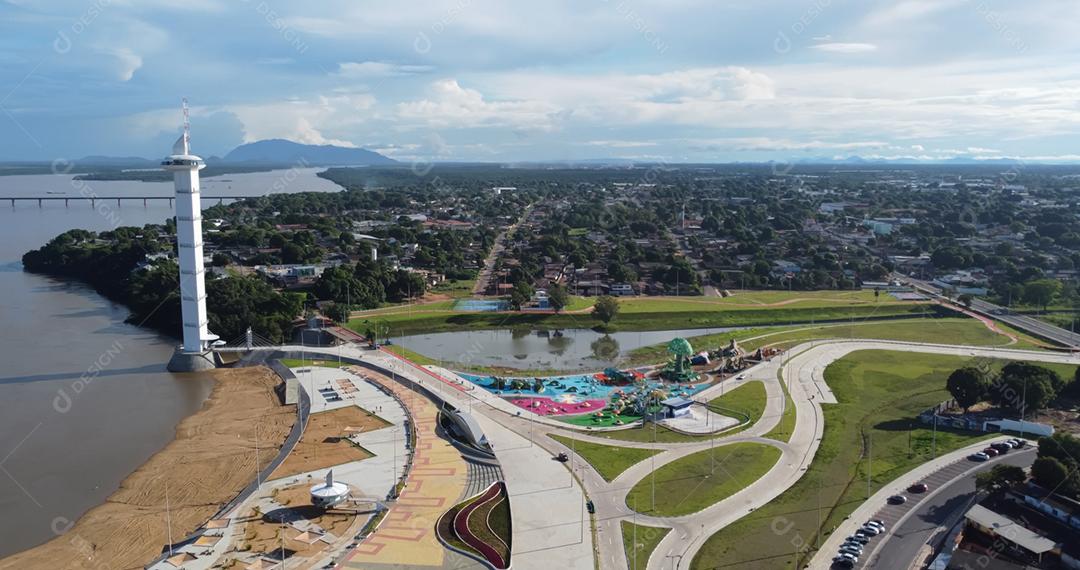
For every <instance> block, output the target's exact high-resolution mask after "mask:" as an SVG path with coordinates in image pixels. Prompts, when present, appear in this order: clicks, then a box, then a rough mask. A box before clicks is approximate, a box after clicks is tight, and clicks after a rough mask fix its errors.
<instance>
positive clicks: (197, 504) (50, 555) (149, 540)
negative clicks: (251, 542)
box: [0, 367, 296, 570]
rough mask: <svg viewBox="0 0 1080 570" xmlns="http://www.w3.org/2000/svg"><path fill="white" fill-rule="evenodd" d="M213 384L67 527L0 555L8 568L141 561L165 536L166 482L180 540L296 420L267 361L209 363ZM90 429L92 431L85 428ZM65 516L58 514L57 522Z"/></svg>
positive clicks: (272, 452) (267, 456)
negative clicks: (172, 431) (99, 501)
mask: <svg viewBox="0 0 1080 570" xmlns="http://www.w3.org/2000/svg"><path fill="white" fill-rule="evenodd" d="M214 377H215V384H214V390H213V392H212V393H211V394H210V397H209V398H208V399H207V401H206V403H205V404H204V405H203V407H202V409H201V410H199V412H197V413H196V414H194V415H192V416H191V417H189V418H186V419H185V420H183V421H182V422H181V423H180V425H179V426H177V428H176V439H174V440H173V441H172V442H170V443H169V444H168V445H167V446H166V447H165V448H164V449H162V450H161V451H160V452H158V453H157V454H155V455H154V456H153V457H151V458H150V459H149V460H148V461H147V462H146V463H145V464H143V465H142V466H141V467H139V469H137V470H136V471H135V472H134V473H132V474H131V475H129V476H128V477H127V478H126V479H124V481H123V482H122V483H121V484H120V488H119V489H118V490H117V491H116V492H115V493H113V494H112V495H110V496H109V498H108V501H107V502H106V503H105V504H103V505H100V506H98V507H95V508H93V509H91V510H90V511H89V512H87V513H86V514H85V515H84V516H83V517H82V518H80V519H79V520H78V522H76V523H75V524H74V526H71V527H70V529H68V530H67V532H65V533H64V534H62V535H60V536H58V537H57V538H54V539H52V540H51V541H49V542H47V543H45V544H42V545H40V546H37V547H35V548H32V549H30V550H26V551H23V552H20V553H18V554H15V555H13V556H10V557H8V558H5V559H4V560H0V570H7V569H19V570H24V569H38V568H40V569H43V570H44V569H50V570H51V569H54V568H94V569H105V568H108V569H129V568H130V569H139V568H142V567H143V566H144V565H145V564H147V563H149V562H150V561H151V560H152V559H153V558H154V557H155V556H156V555H157V554H159V553H160V552H161V549H162V548H163V547H164V546H165V544H166V543H167V542H168V531H167V526H166V517H165V489H166V487H168V494H169V507H170V513H171V519H172V536H173V540H175V541H179V540H181V539H182V538H183V537H184V536H186V535H187V534H188V533H189V532H191V531H193V530H194V529H195V528H197V527H198V526H199V525H201V524H203V523H204V522H205V521H206V519H208V518H209V517H210V516H211V515H213V514H214V512H216V511H217V510H218V508H220V507H221V505H223V504H224V503H226V502H228V501H229V500H230V499H232V498H233V497H234V496H235V495H236V493H238V492H240V490H241V489H243V488H244V486H245V485H247V484H248V483H249V482H250V481H251V480H252V479H253V478H254V477H255V471H256V466H255V462H256V460H255V455H256V454H255V430H256V426H257V428H258V441H259V454H258V455H259V464H260V465H259V468H260V469H261V468H263V467H265V466H266V465H267V464H269V463H270V461H271V460H272V459H273V458H274V457H275V456H276V455H277V453H278V450H279V449H280V447H281V443H282V442H283V441H284V440H285V437H286V436H287V435H288V432H289V430H290V429H291V428H292V425H293V423H294V422H295V420H296V408H295V406H282V405H280V403H279V400H278V398H277V396H276V395H275V394H274V391H273V388H274V386H275V385H277V384H278V382H279V379H278V377H277V376H276V375H275V374H274V373H273V372H271V371H270V370H269V369H268V368H262V367H260V368H240V369H221V370H216V371H214ZM86 435H87V437H93V434H86ZM67 526H70V525H69V524H65V521H63V520H59V521H56V523H55V524H54V529H56V530H58V531H63V530H64V529H65V528H66V527H67Z"/></svg>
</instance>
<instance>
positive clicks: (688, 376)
mask: <svg viewBox="0 0 1080 570" xmlns="http://www.w3.org/2000/svg"><path fill="white" fill-rule="evenodd" d="M667 350H668V354H670V355H671V360H669V361H668V363H667V364H665V365H664V367H663V368H661V369H660V377H661V378H663V379H664V380H667V381H668V382H676V383H678V384H688V383H691V382H696V381H697V380H698V378H700V375H699V374H698V373H697V372H695V371H694V367H693V363H692V362H691V360H692V359H693V358H694V347H692V346H690V341H688V340H686V339H685V338H681V337H677V338H673V339H671V342H669V343H668V345H667ZM706 362H707V361H706Z"/></svg>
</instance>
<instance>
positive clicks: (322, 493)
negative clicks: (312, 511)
mask: <svg viewBox="0 0 1080 570" xmlns="http://www.w3.org/2000/svg"><path fill="white" fill-rule="evenodd" d="M348 498H349V486H348V485H346V484H345V483H339V482H337V481H334V470H333V469H331V470H330V471H327V472H326V481H324V482H322V483H319V484H318V485H315V486H313V487H312V488H311V504H312V505H315V506H316V507H319V508H320V509H329V508H331V507H335V506H337V505H340V504H341V503H344V502H345V501H346V500H347V499H348Z"/></svg>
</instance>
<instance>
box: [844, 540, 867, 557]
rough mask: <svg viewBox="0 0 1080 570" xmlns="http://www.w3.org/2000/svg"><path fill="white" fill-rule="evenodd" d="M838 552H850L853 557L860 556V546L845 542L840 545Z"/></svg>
mask: <svg viewBox="0 0 1080 570" xmlns="http://www.w3.org/2000/svg"><path fill="white" fill-rule="evenodd" d="M840 550H843V551H850V552H851V553H852V554H854V555H855V556H862V545H861V544H856V543H854V542H845V543H844V544H841V545H840Z"/></svg>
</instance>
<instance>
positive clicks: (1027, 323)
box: [894, 274, 1080, 348]
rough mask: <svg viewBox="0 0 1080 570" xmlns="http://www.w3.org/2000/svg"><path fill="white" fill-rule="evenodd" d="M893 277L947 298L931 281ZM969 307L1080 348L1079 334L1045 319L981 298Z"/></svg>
mask: <svg viewBox="0 0 1080 570" xmlns="http://www.w3.org/2000/svg"><path fill="white" fill-rule="evenodd" d="M894 277H896V278H897V279H899V280H901V281H902V282H904V283H907V284H909V285H911V286H912V287H915V288H916V289H919V290H921V291H923V292H925V293H929V294H931V295H934V296H936V297H938V298H939V299H945V300H948V298H947V297H945V296H944V295H943V294H942V293H943V291H942V290H941V288H940V287H938V286H937V285H934V284H933V283H930V282H927V281H921V280H919V279H914V278H911V277H907V276H905V275H900V274H894ZM971 309H972V310H973V311H975V312H977V313H980V314H982V315H984V316H987V317H990V318H992V319H995V320H998V321H1001V322H1003V323H1005V324H1007V325H1009V326H1011V327H1013V328H1017V329H1020V330H1022V331H1027V332H1029V333H1031V334H1033V335H1035V336H1037V337H1040V338H1045V339H1048V340H1051V341H1054V342H1056V343H1059V344H1061V345H1064V346H1068V347H1072V348H1080V334H1077V333H1074V332H1069V331H1067V330H1065V329H1063V328H1061V327H1057V326H1054V325H1052V324H1050V323H1047V322H1045V321H1040V320H1039V319H1036V318H1034V317H1028V316H1025V315H1020V314H1016V313H1012V312H1010V311H1009V310H1008V309H1006V308H1005V307H1002V306H1000V305H995V304H993V303H990V302H988V301H983V300H981V299H974V300H973V301H972V302H971Z"/></svg>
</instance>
